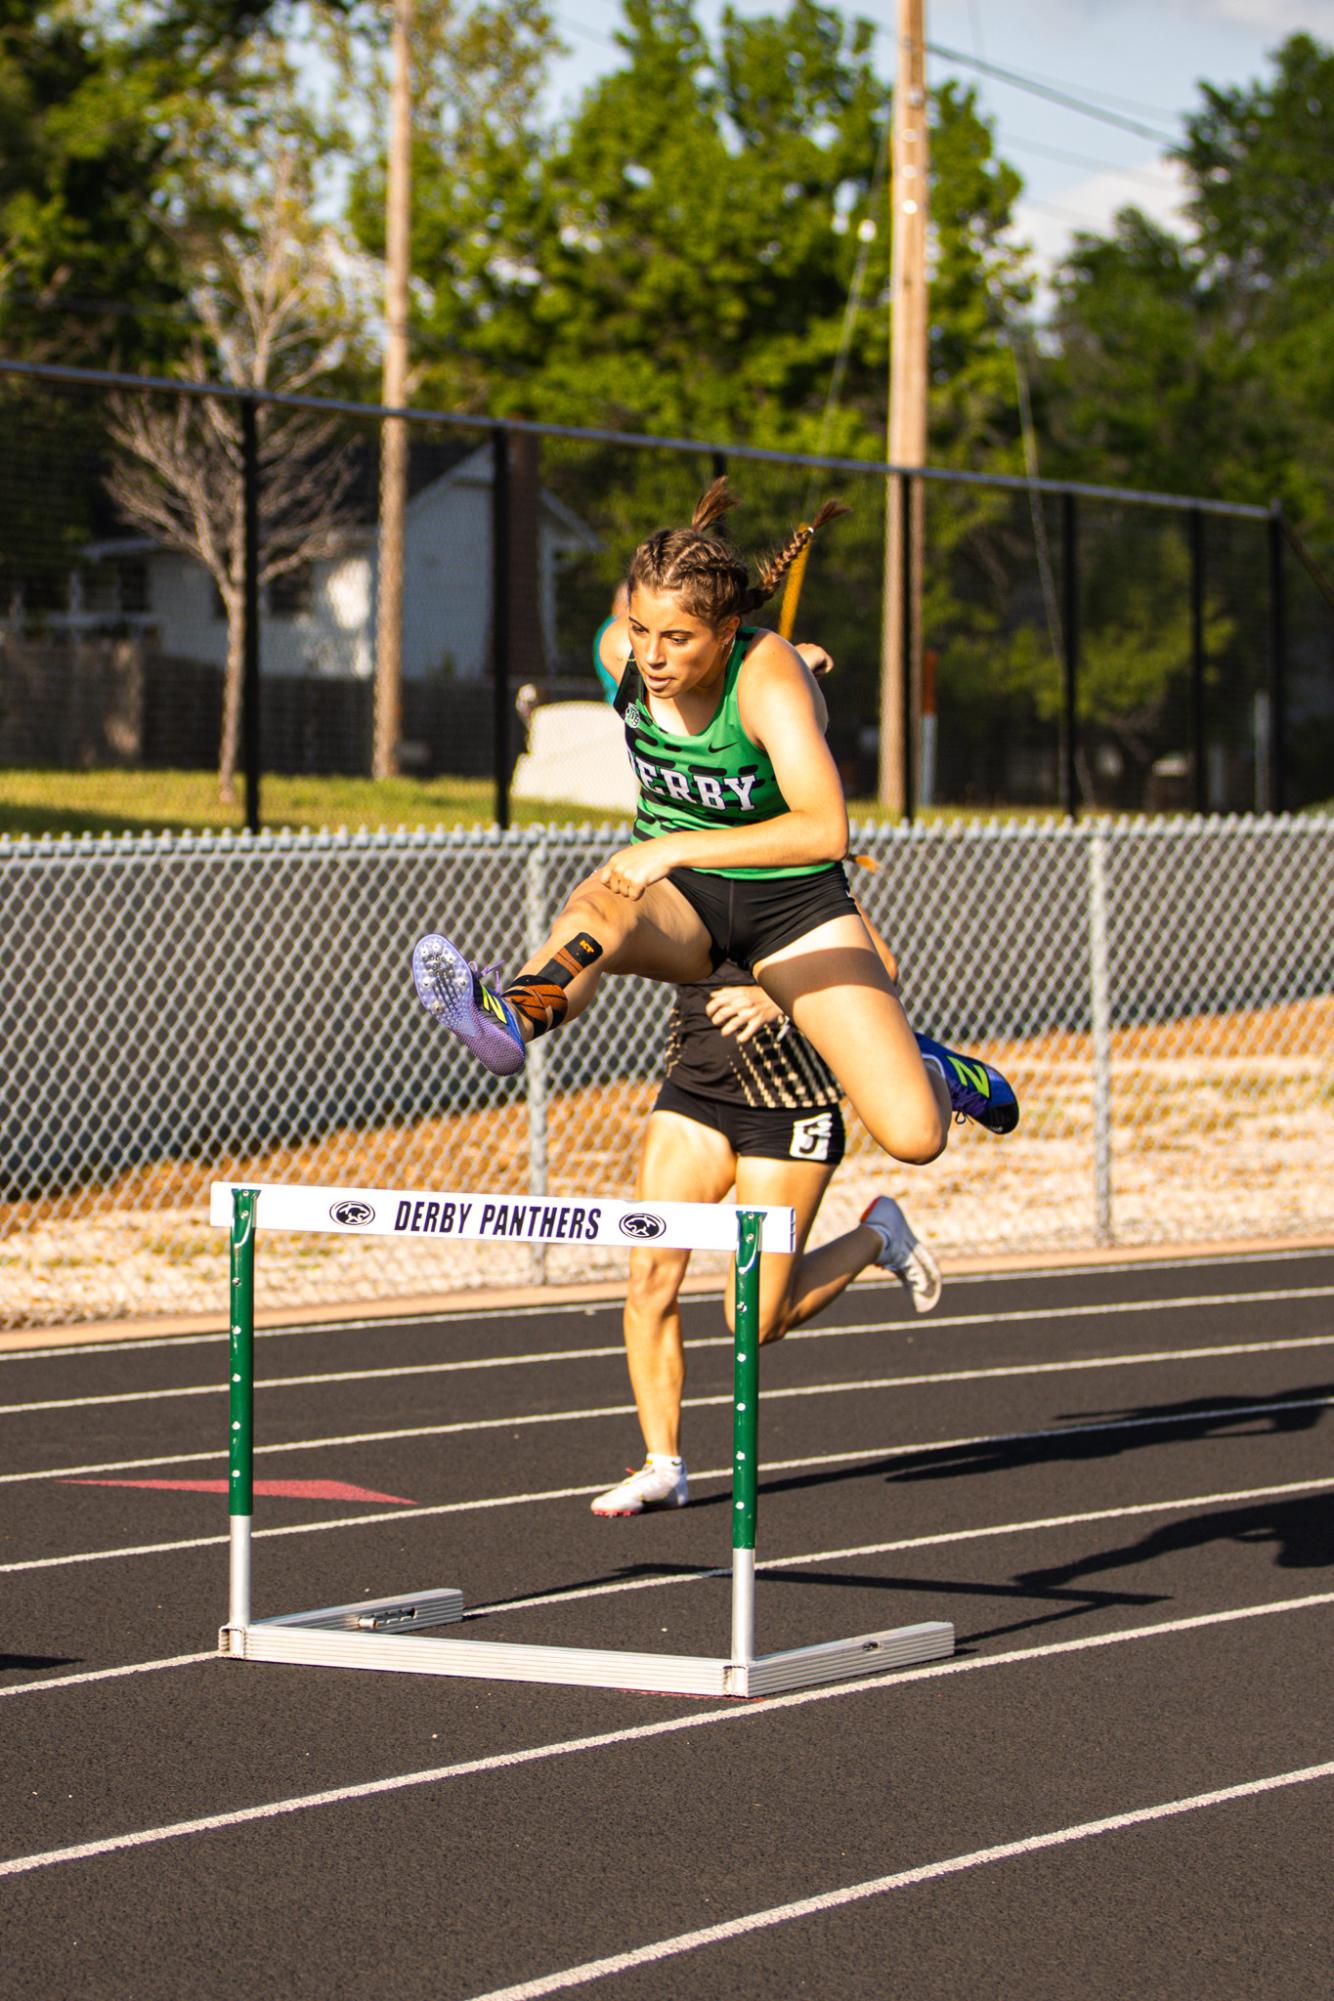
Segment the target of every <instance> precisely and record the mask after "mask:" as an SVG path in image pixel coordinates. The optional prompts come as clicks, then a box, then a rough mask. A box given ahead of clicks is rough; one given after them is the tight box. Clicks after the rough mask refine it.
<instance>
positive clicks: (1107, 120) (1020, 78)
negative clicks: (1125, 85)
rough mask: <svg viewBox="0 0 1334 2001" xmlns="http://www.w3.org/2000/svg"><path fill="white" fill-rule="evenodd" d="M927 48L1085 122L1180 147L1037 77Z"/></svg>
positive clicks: (1173, 137) (1175, 137) (1174, 138)
mask: <svg viewBox="0 0 1334 2001" xmlns="http://www.w3.org/2000/svg"><path fill="white" fill-rule="evenodd" d="M926 46H927V48H928V50H929V51H930V53H931V54H932V55H933V56H941V57H943V59H944V60H945V61H946V62H950V63H957V64H959V65H960V66H961V67H962V68H964V69H975V70H980V71H981V72H982V74H983V75H984V76H989V77H994V78H995V79H996V81H997V82H998V83H1008V84H1012V85H1013V86H1014V88H1015V89H1016V90H1026V91H1029V92H1030V93H1031V94H1032V95H1033V96H1034V97H1045V98H1046V99H1048V100H1049V102H1051V103H1052V104H1061V105H1064V106H1065V108H1066V110H1067V111H1078V112H1080V113H1081V114H1082V115H1083V116H1084V117H1085V118H1097V119H1101V121H1102V123H1103V124H1104V125H1116V126H1119V127H1120V129H1121V130H1122V131H1124V132H1134V133H1136V134H1137V135H1138V137H1140V138H1141V139H1152V140H1153V141H1154V142H1155V143H1156V144H1157V145H1160V146H1172V147H1176V146H1179V145H1180V144H1181V139H1180V135H1179V134H1176V133H1171V132H1161V131H1159V130H1158V129H1157V128H1156V127H1155V126H1152V125H1145V124H1143V123H1142V122H1141V121H1140V120H1139V119H1138V118H1126V117H1124V116H1123V115H1122V113H1121V112H1119V111H1104V110H1103V109H1102V107H1101V106H1099V105H1096V104H1091V103H1090V102H1089V101H1088V99H1087V98H1083V97H1075V96H1074V95H1073V94H1072V93H1071V92H1069V91H1066V90H1057V89H1055V88H1053V86H1052V85H1050V84H1045V83H1039V82H1038V80H1037V78H1036V77H1030V76H1024V75H1022V74H1021V73H1020V71H1018V70H1012V69H1003V68H1002V67H1001V65H1000V64H999V63H991V62H986V61H985V60H984V59H983V58H982V57H981V56H970V55H965V54H964V53H963V51H962V50H960V49H947V48H946V47H945V46H944V45H943V44H942V43H940V42H928V43H927V45H926Z"/></svg>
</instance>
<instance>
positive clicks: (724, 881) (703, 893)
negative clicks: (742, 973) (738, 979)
mask: <svg viewBox="0 0 1334 2001" xmlns="http://www.w3.org/2000/svg"><path fill="white" fill-rule="evenodd" d="M667 880H668V881H669V882H674V883H675V884H676V887H677V888H678V889H679V890H680V892H681V894H682V896H683V897H684V898H685V900H686V902H687V903H688V904H689V905H690V907H691V909H692V910H693V911H694V912H695V915H696V916H697V917H698V918H699V919H700V922H701V923H702V924H703V925H704V927H705V929H706V930H707V931H708V934H709V936H710V938H711V939H712V940H713V964H714V966H715V967H717V966H720V965H721V964H722V962H723V960H724V959H735V960H736V962H737V963H738V965H741V966H744V967H745V968H746V970H747V972H753V971H754V969H755V961H756V960H757V959H768V958H770V957H771V956H772V955H773V953H775V952H777V951H779V950H780V949H781V948H782V947H783V946H784V945H791V944H793V943H794V942H795V940H796V939H798V938H804V937H805V935H806V933H807V932H808V931H814V930H815V929H816V927H817V925H820V924H827V923H828V922H829V920H830V918H831V917H854V916H856V914H857V906H856V904H855V903H854V902H853V900H852V892H851V890H850V889H849V888H848V884H847V878H846V876H845V875H844V873H843V865H842V863H841V862H831V863H830V864H829V867H828V868H822V869H819V870H818V871H817V872H816V873H815V874H814V875H780V876H737V875H708V874H706V873H705V871H704V870H703V869H697V868H674V869H673V870H672V871H671V873H670V875H669V876H668V878H667Z"/></svg>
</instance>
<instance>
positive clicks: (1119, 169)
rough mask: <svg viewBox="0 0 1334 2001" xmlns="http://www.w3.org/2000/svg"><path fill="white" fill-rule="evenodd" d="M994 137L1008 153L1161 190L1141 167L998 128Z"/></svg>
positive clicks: (1157, 180) (1158, 179) (1159, 183)
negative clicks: (1096, 170) (1037, 156)
mask: <svg viewBox="0 0 1334 2001" xmlns="http://www.w3.org/2000/svg"><path fill="white" fill-rule="evenodd" d="M996 136H997V138H998V139H999V140H1000V142H1001V144H1002V145H1003V146H1004V147H1005V149H1006V150H1007V151H1009V152H1014V153H1038V154H1040V155H1041V156H1042V158H1043V159H1046V160H1063V161H1064V162H1065V163H1066V164H1067V165H1068V166H1071V167H1097V168H1099V169H1100V170H1101V171H1102V172H1103V173H1109V174H1116V175H1118V176H1119V177H1120V179H1121V180H1123V181H1143V183H1144V185H1145V186H1146V187H1150V188H1159V189H1161V188H1162V185H1163V183H1162V179H1161V177H1160V176H1159V175H1157V174H1151V173H1148V172H1147V171H1146V170H1145V169H1144V168H1143V167H1123V166H1121V165H1120V163H1119V162H1118V161H1116V160H1098V159H1095V158H1094V157H1093V155H1092V154H1091V153H1070V152H1067V151H1066V149H1065V147H1063V146H1044V145H1043V144H1042V143H1041V141H1040V140H1037V139H1016V138H1015V137H1014V135H1013V134H1012V133H1009V132H1007V131H1006V130H1005V128H1004V126H998V127H997V130H996Z"/></svg>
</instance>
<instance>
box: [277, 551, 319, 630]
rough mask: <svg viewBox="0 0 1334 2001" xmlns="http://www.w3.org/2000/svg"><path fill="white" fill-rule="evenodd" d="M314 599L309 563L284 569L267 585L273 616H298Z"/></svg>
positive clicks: (313, 586) (312, 579) (312, 575)
mask: <svg viewBox="0 0 1334 2001" xmlns="http://www.w3.org/2000/svg"><path fill="white" fill-rule="evenodd" d="M314 601H315V579H314V574H313V572H312V570H311V566H310V564H309V563H298V565H297V567H296V568H295V569H294V570H284V571H283V572H282V574H281V576H277V577H274V579H273V580H272V582H271V583H270V585H269V611H270V612H271V614H272V615H273V617H274V618H300V617H301V616H302V614H303V613H305V612H308V611H310V610H311V608H312V606H313V604H314Z"/></svg>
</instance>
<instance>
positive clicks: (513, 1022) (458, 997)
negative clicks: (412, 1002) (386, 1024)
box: [412, 931, 525, 1077]
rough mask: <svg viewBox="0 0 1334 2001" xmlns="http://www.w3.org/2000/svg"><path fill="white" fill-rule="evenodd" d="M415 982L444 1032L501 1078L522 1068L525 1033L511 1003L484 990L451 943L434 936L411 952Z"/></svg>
mask: <svg viewBox="0 0 1334 2001" xmlns="http://www.w3.org/2000/svg"><path fill="white" fill-rule="evenodd" d="M412 978H413V982H414V984H415V986H416V988H417V998H418V1000H420V1002H421V1004H422V1006H423V1007H424V1008H425V1009H426V1012H427V1013H428V1014H431V1015H434V1016H435V1018H436V1020H437V1021H438V1022H439V1023H440V1025H441V1027H442V1028H447V1029H448V1030H449V1031H450V1033H451V1035H457V1036H458V1038H459V1040H460V1041H461V1042H463V1043H464V1044H465V1045H466V1047H467V1048H469V1049H470V1050H471V1051H472V1053H473V1055H474V1056H476V1057H477V1058H478V1060H479V1061H480V1062H482V1063H485V1065H486V1067H487V1069H488V1070H490V1071H491V1072H492V1073H493V1075H495V1076H497V1077H512V1076H513V1075H514V1073H515V1071H516V1070H522V1068H523V1064H524V1054H525V1051H524V1040H523V1032H522V1030H521V1029H520V1027H519V1020H518V1016H517V1015H516V1014H515V1012H514V1009H513V1008H512V1007H511V1006H510V1004H509V1002H508V1001H507V1000H504V999H502V997H501V996H500V995H499V994H497V993H493V992H492V991H491V989H490V987H488V986H483V984H482V982H481V980H480V979H479V978H478V976H477V974H476V973H475V972H474V971H473V969H472V967H471V966H470V965H469V964H468V961H467V960H466V959H465V958H464V956H463V954H462V952H460V951H459V949H458V947H457V945H451V944H450V942H449V940H448V938H442V937H441V936H440V934H439V933H438V932H435V931H433V932H432V933H431V934H430V936H429V937H426V938H423V939H422V940H421V941H420V942H419V943H418V944H417V945H416V946H414V948H413V953H412Z"/></svg>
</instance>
